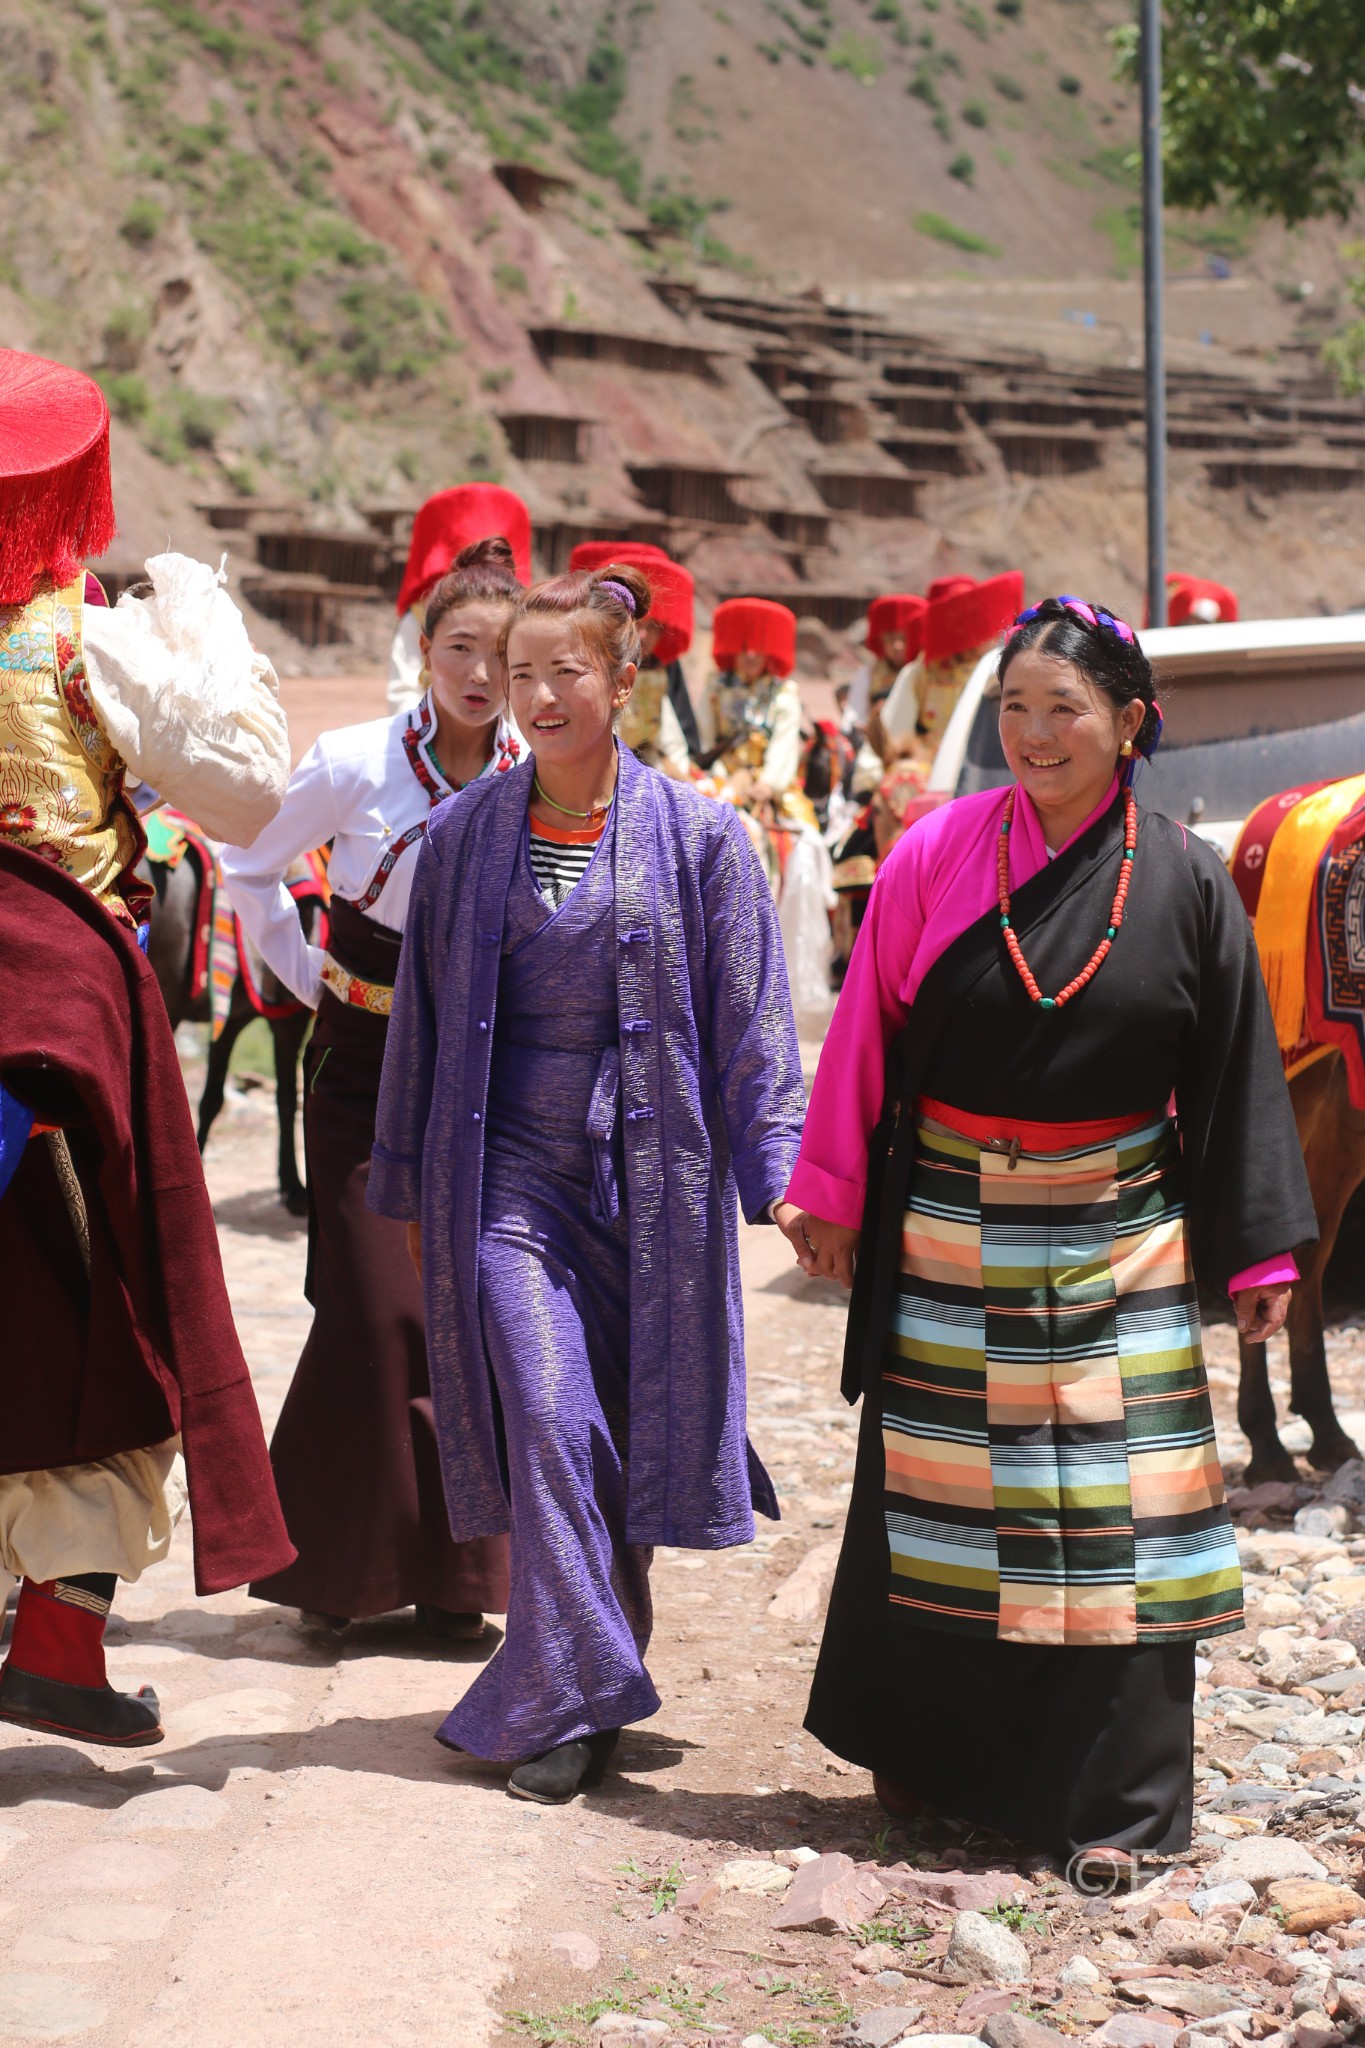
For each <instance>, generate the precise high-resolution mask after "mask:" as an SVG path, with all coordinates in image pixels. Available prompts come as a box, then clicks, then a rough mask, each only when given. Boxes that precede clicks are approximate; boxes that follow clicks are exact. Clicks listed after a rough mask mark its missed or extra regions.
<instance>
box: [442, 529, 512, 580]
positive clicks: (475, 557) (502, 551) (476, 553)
mask: <svg viewBox="0 0 1365 2048" xmlns="http://www.w3.org/2000/svg"><path fill="white" fill-rule="evenodd" d="M450 566H451V569H452V570H454V569H508V570H510V571H511V573H512V575H513V576H515V575H516V573H517V559H516V556H515V555H514V554H513V552H512V543H511V541H510V540H507V539H506V538H505V537H504V536H503V535H502V534H500V533H492V534H489V535H487V537H486V538H485V539H483V540H472V541H470V543H469V545H468V547H464V548H461V549H460V552H459V554H458V555H456V557H455V559H454V561H453V562H452V563H451V565H450Z"/></svg>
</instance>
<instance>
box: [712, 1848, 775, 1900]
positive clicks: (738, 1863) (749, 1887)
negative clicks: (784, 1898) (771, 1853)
mask: <svg viewBox="0 0 1365 2048" xmlns="http://www.w3.org/2000/svg"><path fill="white" fill-rule="evenodd" d="M713 1875H714V1877H715V1881H716V1883H717V1884H718V1885H719V1886H720V1888H721V1890H722V1891H723V1892H749V1893H758V1894H760V1895H763V1896H767V1897H772V1898H779V1897H780V1896H781V1895H782V1893H783V1892H785V1891H786V1890H787V1889H788V1887H789V1886H790V1884H791V1882H792V1873H791V1871H790V1870H784V1869H783V1868H782V1865H781V1864H780V1863H768V1862H766V1861H762V1860H760V1859H759V1858H758V1857H756V1856H741V1857H738V1858H736V1860H735V1861H734V1862H733V1863H722V1864H721V1866H720V1869H719V1870H717V1871H715V1872H713Z"/></svg>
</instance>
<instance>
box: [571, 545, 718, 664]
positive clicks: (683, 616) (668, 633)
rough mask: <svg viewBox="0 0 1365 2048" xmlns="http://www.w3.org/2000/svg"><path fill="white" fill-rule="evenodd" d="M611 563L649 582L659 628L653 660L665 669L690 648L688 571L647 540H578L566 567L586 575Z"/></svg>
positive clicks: (691, 600) (691, 606)
mask: <svg viewBox="0 0 1365 2048" xmlns="http://www.w3.org/2000/svg"><path fill="white" fill-rule="evenodd" d="M613 562H620V564H621V565H622V567H623V568H626V569H639V570H640V571H641V572H642V573H643V575H644V576H645V578H646V580H647V581H648V583H649V615H650V617H651V618H652V619H657V620H658V622H659V626H660V629H661V630H660V633H659V638H658V642H657V644H656V646H655V649H654V659H655V660H656V661H657V662H658V663H659V665H660V666H661V667H662V668H667V667H668V664H669V662H670V661H677V660H678V659H679V658H680V657H681V656H682V655H684V654H686V652H687V650H688V648H689V647H690V646H691V645H692V629H693V621H694V611H695V604H694V600H695V594H696V585H695V584H694V583H693V581H692V575H691V572H690V570H687V569H684V567H683V565H682V563H681V562H675V561H674V560H673V557H672V556H671V555H666V554H665V553H664V551H663V549H662V548H656V547H655V546H654V544H653V543H652V542H651V541H647V540H616V541H612V540H581V541H579V543H578V546H577V547H576V548H575V549H574V550H573V553H572V554H571V555H570V556H569V567H570V568H571V569H575V570H582V571H583V572H584V573H585V574H586V575H591V574H593V573H594V572H595V571H596V570H599V569H606V568H609V567H610V565H611V564H612V563H613Z"/></svg>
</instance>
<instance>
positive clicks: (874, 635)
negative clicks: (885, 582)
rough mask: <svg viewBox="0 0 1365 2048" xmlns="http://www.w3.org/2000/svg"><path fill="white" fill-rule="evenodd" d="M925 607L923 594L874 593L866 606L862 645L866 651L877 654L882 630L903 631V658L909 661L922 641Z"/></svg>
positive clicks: (886, 631)
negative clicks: (920, 595)
mask: <svg viewBox="0 0 1365 2048" xmlns="http://www.w3.org/2000/svg"><path fill="white" fill-rule="evenodd" d="M928 609H929V600H928V598H927V597H914V596H912V595H910V594H908V593H907V594H900V593H897V594H896V595H894V596H888V597H874V598H873V600H872V602H871V604H870V605H869V606H868V608H867V638H866V640H864V642H863V646H864V647H865V648H866V649H867V651H868V653H869V654H876V655H879V656H880V655H881V654H882V637H883V635H884V634H887V633H904V635H905V659H906V660H907V661H913V660H914V658H915V656H916V655H917V654H918V653H919V651H920V648H921V647H922V646H923V645H924V614H925V613H926V612H927V611H928Z"/></svg>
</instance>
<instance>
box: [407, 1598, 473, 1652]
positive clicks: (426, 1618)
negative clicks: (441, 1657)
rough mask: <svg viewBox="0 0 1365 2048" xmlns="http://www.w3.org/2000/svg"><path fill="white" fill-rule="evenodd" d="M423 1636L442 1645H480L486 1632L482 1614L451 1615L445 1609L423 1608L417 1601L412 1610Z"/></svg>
mask: <svg viewBox="0 0 1365 2048" xmlns="http://www.w3.org/2000/svg"><path fill="white" fill-rule="evenodd" d="M413 1612H414V1614H415V1616H416V1619H417V1626H418V1628H420V1629H421V1631H422V1633H423V1634H424V1635H428V1636H435V1637H436V1639H437V1641H438V1642H442V1643H481V1642H482V1641H483V1639H484V1636H485V1635H486V1634H487V1632H488V1624H487V1623H486V1622H485V1620H484V1618H483V1616H482V1614H453V1613H451V1611H450V1610H449V1608H446V1607H424V1606H423V1605H422V1603H421V1601H420V1600H419V1601H418V1603H417V1606H416V1607H415V1608H414V1610H413Z"/></svg>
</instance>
